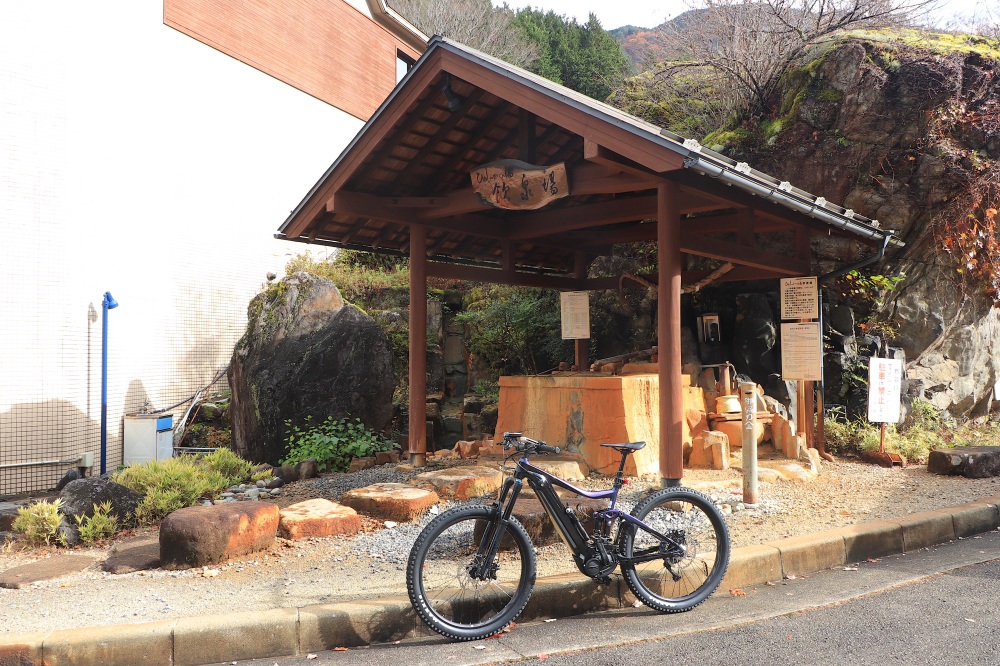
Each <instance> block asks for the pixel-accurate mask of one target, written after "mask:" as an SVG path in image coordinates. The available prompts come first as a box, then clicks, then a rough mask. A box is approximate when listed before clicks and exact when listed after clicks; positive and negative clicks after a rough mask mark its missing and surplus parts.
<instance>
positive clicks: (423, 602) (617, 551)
mask: <svg viewBox="0 0 1000 666" xmlns="http://www.w3.org/2000/svg"><path fill="white" fill-rule="evenodd" d="M645 444H646V443H645V442H631V443H627V444H601V446H605V447H609V448H612V449H614V450H616V451H618V452H619V453H621V457H622V459H621V464H620V465H619V466H618V473H617V474H616V475H615V478H614V482H613V483H612V486H611V488H609V489H607V490H598V491H593V492H590V491H585V490H581V489H580V488H577V487H575V486H573V485H572V484H570V483H568V482H567V481H565V480H563V479H561V478H559V477H557V476H555V475H554V474H551V473H549V472H548V471H546V470H544V469H540V468H538V467H536V466H535V465H532V464H531V462H529V456H531V455H535V454H558V453H559V452H560V449H559V447H554V446H549V445H547V444H546V443H545V442H540V441H536V440H533V439H529V438H527V437H524V436H522V434H521V433H516V432H506V433H504V436H503V446H504V449H505V450H508V451H509V450H513V452H512V453H511V454H510V455H509V456H508V457H507V459H506V461H505V462H507V463H509V461H510V460H511V459H512V458H515V457H517V456H518V455H520V458H519V459H518V460H517V461H516V464H515V465H514V466H513V468H510V467H507V468H506V470H505V471H507V473H508V476H507V478H506V479H505V480H504V483H503V485H502V486H501V488H500V492H499V495H498V498H497V499H496V500H495V501H494V502H493V503H492V504H489V505H479V506H462V507H457V508H454V509H450V510H448V511H445V512H443V513H442V514H441V515H439V516H438V517H437V518H435V519H434V520H432V521H431V522H430V523H429V524H428V525H427V527H425V528H424V530H423V531H422V532H421V533H420V535H419V536H418V537H417V540H416V542H415V543H414V544H413V548H412V550H411V551H410V556H409V560H408V562H407V566H406V589H407V593H408V594H409V597H410V602H411V603H412V604H413V607H414V608H415V609H416V611H417V613H418V614H419V615H420V617H421V618H422V619H423V620H424V622H426V623H427V625H428V626H430V627H431V629H433V630H434V631H436V632H438V633H440V634H442V635H443V636H446V637H448V638H450V639H452V640H459V641H464V640H475V639H479V638H485V637H487V636H491V635H493V634H496V633H499V632H500V631H502V630H503V629H504V628H506V627H507V626H508V625H509V624H510V623H511V622H513V621H514V619H515V618H517V616H518V615H520V614H521V612H522V611H523V610H524V607H525V606H526V605H527V603H528V598H529V597H530V596H531V591H532V588H534V585H535V574H536V561H535V548H534V545H533V544H532V543H531V539H530V538H529V537H528V534H527V532H526V531H525V529H524V527H523V526H522V525H521V523H520V522H519V521H518V520H517V518H516V517H515V516H514V515H513V512H514V503H515V502H516V501H517V498H518V495H519V494H520V492H521V490H522V488H523V486H524V482H525V481H527V483H528V486H530V487H531V489H532V490H534V492H535V495H536V496H537V498H538V500H539V502H540V503H541V505H542V507H544V509H545V512H546V514H547V515H548V517H549V519H551V521H552V522H553V523H554V525H555V527H556V531H557V532H558V533H559V535H560V536H561V537H562V540H563V541H564V542H565V544H566V545H567V547H568V548H569V550H570V552H571V553H572V556H573V561H574V563H575V564H576V566H577V568H578V569H579V570H580V571H581V572H582V573H583V574H584V575H586V576H589V577H590V578H592V579H594V581H595V582H597V583H609V582H610V581H611V578H610V576H611V574H612V573H613V572H614V571H615V569H616V568H618V567H620V568H621V575H622V576H623V577H624V578H625V581H626V583H627V584H628V587H629V589H630V590H632V592H633V594H635V596H636V597H637V598H638V599H639V600H640V601H642V603H644V604H646V605H647V606H649V607H650V608H652V609H654V610H657V611H660V612H662V613H678V612H681V611H687V610H690V609H692V608H694V607H695V606H697V605H698V604H700V603H701V602H703V601H704V600H705V599H707V598H708V597H709V596H710V595H711V594H712V593H713V592H714V591H715V590H716V588H718V586H719V584H720V583H721V582H722V578H723V576H724V575H725V573H726V569H727V567H728V566H729V553H730V550H731V545H730V542H729V531H728V529H727V528H726V521H725V519H724V518H723V517H722V513H721V512H720V511H719V509H718V508H716V506H715V504H713V503H712V501H711V500H710V499H709V498H708V497H706V496H705V495H703V494H701V493H699V492H697V491H695V490H691V489H688V488H666V489H662V490H656V491H654V492H652V493H651V494H648V495H647V496H646V497H645V498H643V499H641V500H640V501H639V502H638V503H637V504H636V505H635V507H634V508H633V509H632V511H631V512H625V511H622V510H621V509H618V508H616V506H615V505H616V503H617V501H618V492H619V491H620V490H621V488H622V487H623V486H624V485H625V484H627V483H628V481H627V479H625V475H624V470H625V462H626V460H627V459H628V456H629V455H630V454H632V453H634V452H635V451H638V450H640V449H642V448H643V447H644V446H645ZM557 487H558V488H562V489H564V490H566V491H569V492H570V493H573V494H575V495H577V496H580V497H586V498H590V499H607V500H609V506H608V508H606V509H599V510H596V511H594V512H593V515H592V516H591V520H592V523H593V529H592V530H591V531H590V533H588V532H587V530H586V529H584V526H583V522H582V521H581V517H580V514H581V513H582V511H578V510H577V509H575V508H573V507H571V506H568V505H567V504H564V503H563V500H562V499H561V498H560V497H559V495H558V494H557V492H556V488H557Z"/></svg>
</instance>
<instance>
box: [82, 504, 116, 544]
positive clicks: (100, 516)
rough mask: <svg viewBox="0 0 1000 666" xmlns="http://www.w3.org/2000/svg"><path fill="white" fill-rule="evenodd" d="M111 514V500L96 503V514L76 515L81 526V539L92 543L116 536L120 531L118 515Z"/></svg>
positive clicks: (86, 542)
mask: <svg viewBox="0 0 1000 666" xmlns="http://www.w3.org/2000/svg"><path fill="white" fill-rule="evenodd" d="M110 514H111V502H102V503H101V504H95V505H94V515H92V516H74V518H76V523H77V525H78V526H79V531H80V541H82V542H83V543H85V544H87V545H90V544H92V543H95V542H97V541H100V540H101V539H107V538H108V537H111V536H114V534H115V532H117V531H118V517H117V516H112V515H110Z"/></svg>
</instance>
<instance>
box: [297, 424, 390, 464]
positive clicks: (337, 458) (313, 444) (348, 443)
mask: <svg viewBox="0 0 1000 666" xmlns="http://www.w3.org/2000/svg"><path fill="white" fill-rule="evenodd" d="M285 427H286V430H285V438H286V441H287V445H288V454H287V455H286V456H285V458H284V459H283V460H282V461H281V463H282V464H283V465H295V464H298V463H300V462H302V461H303V460H308V459H309V458H313V459H315V460H316V461H317V462H318V463H319V469H320V471H327V470H332V471H334V472H346V471H347V470H348V469H349V468H350V465H351V458H363V457H365V456H371V455H375V453H376V452H378V451H391V450H392V449H394V448H396V445H395V444H394V443H392V442H390V441H388V440H385V439H383V438H381V437H379V436H378V435H377V434H375V433H374V432H372V431H371V430H369V429H368V428H366V427H365V426H364V424H363V423H361V419H358V418H354V419H350V418H342V419H339V420H334V418H333V417H332V416H328V417H326V420H325V421H323V422H322V423H320V424H319V425H313V424H312V417H311V416H307V417H306V424H305V426H304V427H300V426H297V425H292V422H291V421H290V420H289V421H285Z"/></svg>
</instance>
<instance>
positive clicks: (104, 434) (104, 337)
mask: <svg viewBox="0 0 1000 666" xmlns="http://www.w3.org/2000/svg"><path fill="white" fill-rule="evenodd" d="M101 305H102V306H103V310H104V312H103V318H102V320H101V476H103V475H105V474H107V472H108V310H114V309H115V308H116V307H118V301H116V300H115V299H114V298H113V297H112V296H111V292H110V291H106V292H104V301H103V302H102V303H101Z"/></svg>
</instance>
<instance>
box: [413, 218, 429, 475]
mask: <svg viewBox="0 0 1000 666" xmlns="http://www.w3.org/2000/svg"><path fill="white" fill-rule="evenodd" d="M409 369H410V422H409V430H410V437H409V445H410V448H409V450H410V464H412V465H413V466H414V467H424V466H426V465H427V229H426V228H425V227H424V226H422V225H419V224H413V225H410V366H409Z"/></svg>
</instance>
